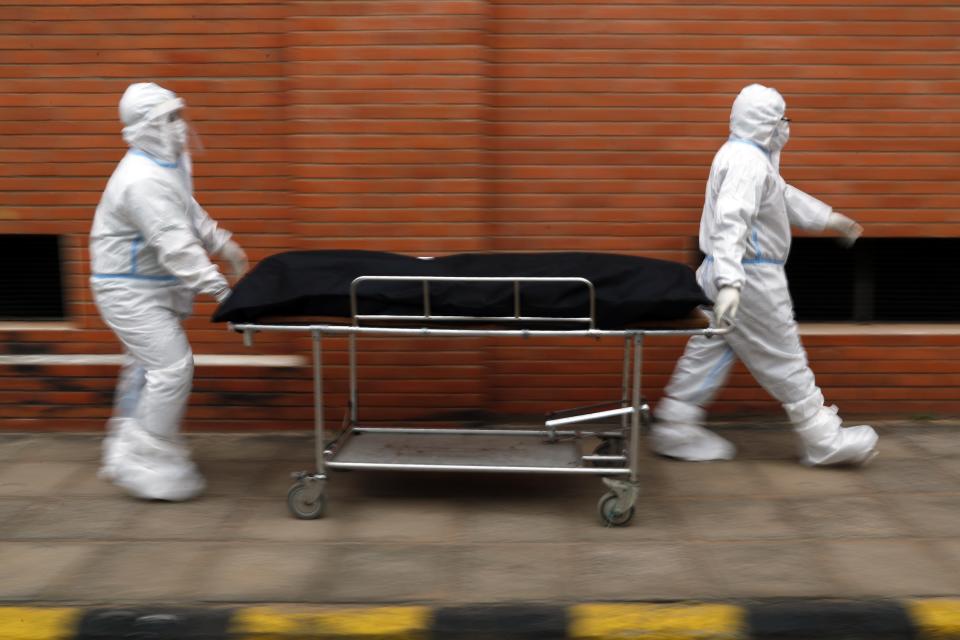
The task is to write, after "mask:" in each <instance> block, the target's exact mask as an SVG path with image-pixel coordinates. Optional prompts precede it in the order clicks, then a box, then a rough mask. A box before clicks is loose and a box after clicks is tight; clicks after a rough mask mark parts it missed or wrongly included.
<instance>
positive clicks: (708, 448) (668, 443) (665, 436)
mask: <svg viewBox="0 0 960 640" xmlns="http://www.w3.org/2000/svg"><path fill="white" fill-rule="evenodd" d="M650 438H651V444H652V447H653V450H654V451H655V452H656V453H658V454H660V455H662V456H668V457H670V458H678V459H680V460H687V461H688V462H707V461H710V460H732V459H733V457H734V456H735V455H736V454H737V448H736V447H734V446H733V443H732V442H730V441H728V440H726V439H724V438H721V437H720V436H718V435H717V434H715V433H713V432H712V431H708V430H707V429H704V428H703V427H699V426H696V425H692V424H676V423H671V422H665V423H659V424H654V425H653V429H652V430H651V434H650Z"/></svg>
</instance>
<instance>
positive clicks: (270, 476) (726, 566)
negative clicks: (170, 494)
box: [0, 422, 960, 607]
mask: <svg viewBox="0 0 960 640" xmlns="http://www.w3.org/2000/svg"><path fill="white" fill-rule="evenodd" d="M879 429H880V431H881V445H880V456H879V457H878V458H877V459H876V460H875V462H874V463H873V464H872V465H871V466H870V467H868V468H867V469H865V470H860V471H857V470H827V469H806V468H803V467H801V466H800V465H798V464H797V463H796V461H795V455H794V449H793V439H792V436H791V434H790V433H789V431H788V430H787V429H786V428H785V427H783V426H779V427H777V428H760V427H756V426H750V425H726V426H722V427H720V428H719V429H718V430H719V431H720V433H722V434H723V435H725V436H727V437H729V438H731V439H732V440H733V441H734V442H736V443H737V445H738V446H739V448H740V454H739V457H738V459H737V460H735V461H733V462H724V463H710V464H690V463H680V462H673V461H669V460H664V459H659V458H655V457H652V456H648V457H645V459H644V464H643V490H644V493H643V495H642V496H641V498H640V499H639V500H638V504H637V514H636V517H635V518H634V520H633V523H632V524H631V525H630V526H627V527H623V528H605V527H603V526H602V525H601V524H600V521H599V519H598V517H597V515H596V502H597V500H598V498H599V497H600V495H601V494H602V493H603V492H604V491H605V489H604V487H603V486H602V484H601V483H600V482H599V480H598V479H596V478H590V477H574V476H534V475H476V474H467V475H459V474H431V473H422V474H421V473H413V474H404V473H361V472H351V473H337V474H333V475H332V477H331V480H330V482H329V484H328V510H327V517H326V518H324V519H322V520H314V521H299V520H295V519H293V518H292V517H290V516H289V515H288V514H287V510H286V504H285V495H286V491H287V489H288V487H289V486H290V484H291V481H290V478H289V474H290V472H291V471H295V470H300V469H304V470H307V469H312V468H313V464H312V450H313V439H312V435H310V434H293V435H286V434H283V435H276V434H246V435H233V434H231V435H192V436H190V441H191V443H192V445H193V447H194V451H195V454H196V458H197V460H198V462H199V464H200V466H201V467H202V469H203V471H204V473H205V474H206V476H207V478H208V481H209V485H210V486H209V491H208V493H207V495H206V496H205V497H203V498H202V499H199V500H197V501H195V502H192V503H186V504H165V503H145V502H140V501H137V500H134V499H131V498H128V497H126V496H125V495H123V494H122V493H120V492H119V491H118V490H116V489H115V488H113V487H112V486H111V485H109V484H106V483H104V482H101V481H99V480H98V479H97V478H96V470H97V457H98V452H99V437H98V436H93V435H65V434H40V435H38V434H31V435H12V434H7V435H0V567H2V568H3V569H2V571H0V605H8V606H12V605H18V604H19V605H31V606H34V605H43V606H57V605H70V606H79V607H94V606H104V605H106V606H111V607H113V606H129V607H143V606H149V607H157V606H160V607H163V606H172V607H178V606H189V607H197V606H200V607H220V606H243V605H255V604H271V605H277V604H280V605H283V604H300V605H333V606H346V605H378V604H379V605H384V604H391V603H401V604H406V605H411V604H423V605H428V606H435V607H448V606H450V607H452V606H459V605H470V604H472V603H485V604H498V603H502V604H516V603H518V602H525V603H548V604H550V605H554V606H572V605H576V604H578V603H596V602H663V601H697V602H723V601H737V600H744V599H770V598H774V599H777V598H840V599H878V598H879V599H906V598H911V597H923V598H929V597H936V596H956V595H958V594H960V424H956V423H945V422H942V423H929V422H925V423H893V422H889V423H885V424H882V425H880V427H879Z"/></svg>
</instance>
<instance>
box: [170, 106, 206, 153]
mask: <svg viewBox="0 0 960 640" xmlns="http://www.w3.org/2000/svg"><path fill="white" fill-rule="evenodd" d="M164 127H165V129H166V130H167V135H168V136H169V139H170V141H171V145H172V147H173V148H174V149H175V150H177V152H178V154H181V153H186V154H189V155H191V156H197V155H201V154H202V153H203V141H201V140H200V135H199V134H198V133H197V130H196V129H195V128H194V127H193V125H192V124H191V122H190V120H189V119H188V118H187V117H186V116H185V115H184V113H183V108H182V107H181V108H179V109H176V110H174V111H171V112H169V113H168V114H167V115H166V116H165V122H164Z"/></svg>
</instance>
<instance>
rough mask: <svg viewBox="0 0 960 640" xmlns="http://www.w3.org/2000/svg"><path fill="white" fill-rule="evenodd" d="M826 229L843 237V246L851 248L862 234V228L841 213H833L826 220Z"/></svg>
mask: <svg viewBox="0 0 960 640" xmlns="http://www.w3.org/2000/svg"><path fill="white" fill-rule="evenodd" d="M827 229H831V230H833V231H837V232H839V233H841V234H842V235H843V240H844V244H846V245H847V246H848V247H849V246H852V245H853V243H854V242H856V241H857V238H859V237H860V236H861V234H863V227H861V226H860V225H859V224H857V223H856V221H854V220H851V219H850V218H848V217H847V216H845V215H843V214H842V213H837V212H836V211H834V212H833V213H831V214H830V216H829V217H828V218H827Z"/></svg>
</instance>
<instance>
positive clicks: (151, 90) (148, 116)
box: [120, 82, 186, 164]
mask: <svg viewBox="0 0 960 640" xmlns="http://www.w3.org/2000/svg"><path fill="white" fill-rule="evenodd" d="M184 106H185V104H184V102H183V100H182V99H180V98H178V97H177V94H175V93H174V92H172V91H170V90H168V89H164V88H163V87H161V86H160V85H157V84H154V83H152V82H138V83H135V84H132V85H130V86H129V87H127V90H126V91H125V92H124V93H123V97H122V98H120V120H121V121H123V124H124V125H125V126H124V128H123V139H124V140H125V141H126V143H127V144H128V145H129V146H130V147H131V148H132V149H136V150H139V151H142V152H144V153H147V154H148V155H150V156H152V157H153V158H155V159H157V160H161V161H163V162H168V163H171V164H177V163H178V162H179V160H180V156H181V154H182V153H183V150H184V147H185V144H186V139H185V138H186V133H185V131H183V127H184V125H183V124H182V122H179V121H175V122H168V116H169V115H170V113H172V112H174V111H179V110H180V109H183V108H184Z"/></svg>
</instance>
